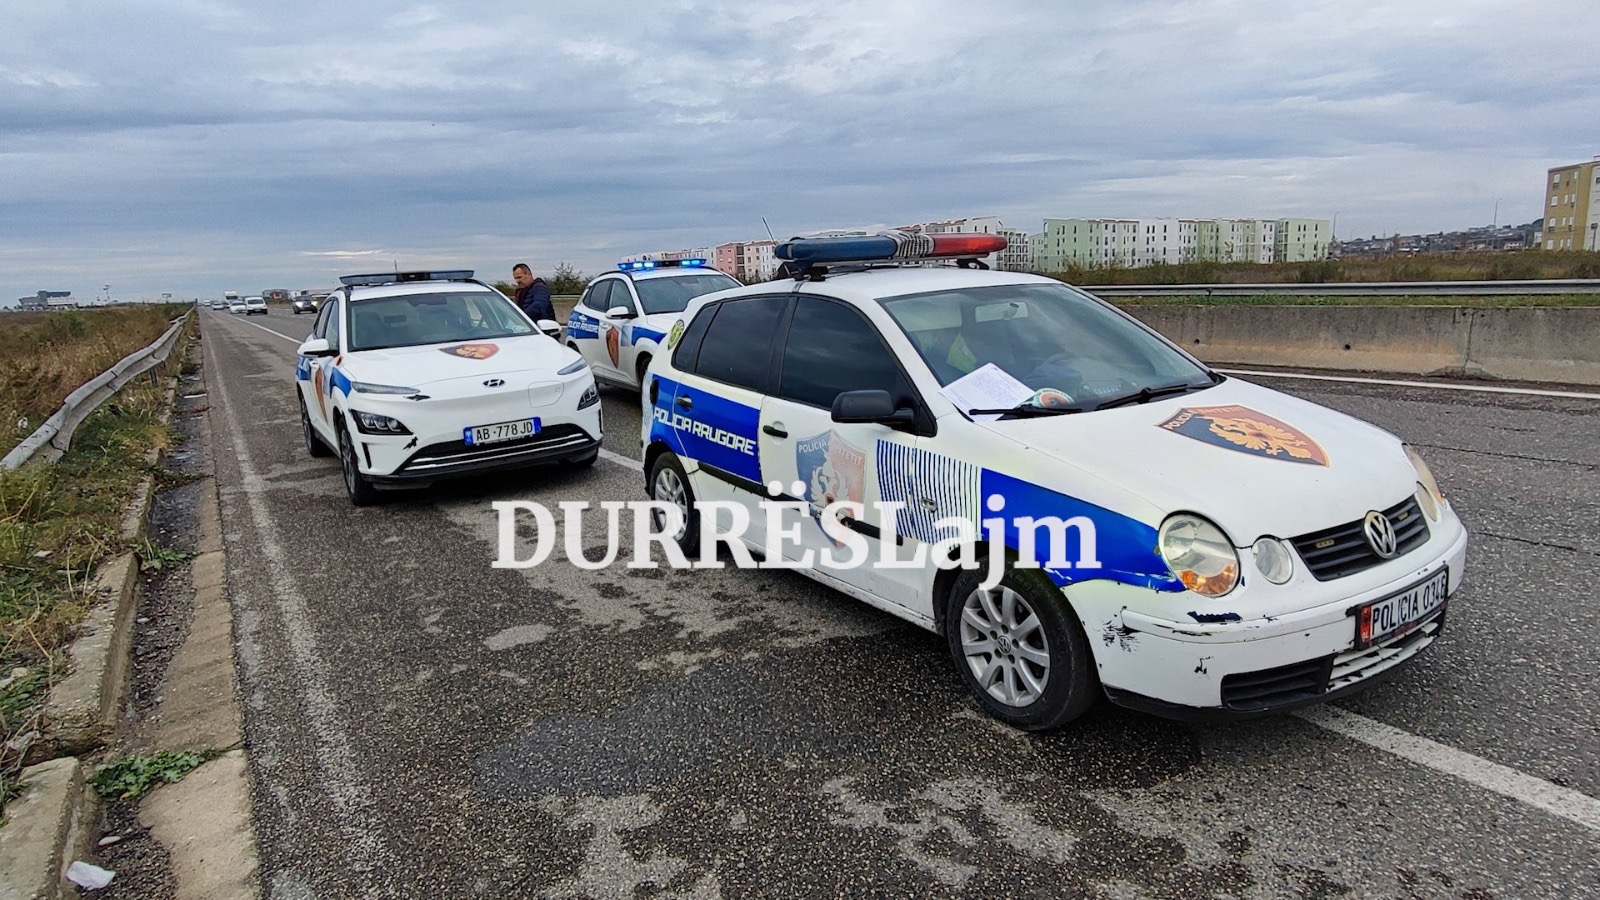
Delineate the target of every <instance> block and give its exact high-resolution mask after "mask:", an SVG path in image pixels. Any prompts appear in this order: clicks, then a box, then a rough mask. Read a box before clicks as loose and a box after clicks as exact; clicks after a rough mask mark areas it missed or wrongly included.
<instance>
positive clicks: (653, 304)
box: [567, 259, 739, 389]
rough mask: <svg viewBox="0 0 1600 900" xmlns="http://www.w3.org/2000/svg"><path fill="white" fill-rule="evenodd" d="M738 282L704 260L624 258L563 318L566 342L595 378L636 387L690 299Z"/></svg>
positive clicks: (598, 279) (588, 289)
mask: <svg viewBox="0 0 1600 900" xmlns="http://www.w3.org/2000/svg"><path fill="white" fill-rule="evenodd" d="M738 286H739V282H738V281H736V280H735V279H733V278H732V277H730V276H728V275H725V274H723V273H722V272H719V271H718V270H716V269H712V268H707V267H706V261H705V260H703V259H669V260H641V261H633V262H623V263H619V264H618V265H617V271H615V272H608V273H606V274H604V275H601V276H600V277H598V278H596V279H595V280H594V281H591V282H590V283H589V286H588V288H587V289H585V290H584V292H583V296H582V297H580V298H579V299H578V303H577V305H576V306H574V307H573V308H572V315H570V316H569V317H568V318H567V346H569V347H571V348H572V349H574V350H576V351H578V352H579V353H582V354H583V358H584V359H585V360H587V361H588V363H589V366H590V367H591V368H593V369H594V373H595V377H596V378H599V379H600V380H601V381H605V382H609V383H611V384H616V385H619V386H622V387H626V388H634V389H637V388H638V387H639V382H640V380H641V379H642V376H643V374H644V370H645V369H646V368H647V367H648V366H649V365H650V360H651V359H652V358H653V357H655V356H656V354H657V352H658V350H659V348H660V346H661V341H662V339H664V338H665V337H666V334H667V330H668V329H670V328H671V327H672V323H673V322H676V321H677V320H678V318H679V317H680V316H682V314H683V311H684V309H685V308H686V307H687V306H688V305H689V301H691V300H693V299H694V298H696V297H699V296H701V295H703V294H709V293H711V292H713V291H721V290H726V289H727V288H734V287H738Z"/></svg>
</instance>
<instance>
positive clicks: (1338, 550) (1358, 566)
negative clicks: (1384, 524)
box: [1290, 497, 1428, 581]
mask: <svg viewBox="0 0 1600 900" xmlns="http://www.w3.org/2000/svg"><path fill="white" fill-rule="evenodd" d="M1383 514H1384V515H1385V516H1388V517H1389V522H1390V524H1392V525H1393V526H1394V536H1395V557H1400V556H1404V555H1405V554H1407V553H1409V552H1411V551H1412V550H1415V549H1416V548H1418V547H1420V546H1422V545H1423V544H1425V543H1427V541H1428V522H1427V519H1426V518H1424V517H1423V515H1422V509H1421V507H1419V506H1417V498H1416V497H1407V498H1406V499H1405V500H1404V501H1402V502H1400V503H1397V504H1395V505H1394V506H1391V507H1389V508H1388V509H1386V510H1384V511H1383ZM1365 521H1366V520H1365V518H1361V519H1357V520H1355V521H1354V522H1347V523H1345V524H1343V525H1339V526H1336V527H1334V528H1328V529H1325V530H1323V531H1316V532H1312V533H1311V534H1303V535H1301V536H1300V537H1297V538H1291V539H1290V543H1292V544H1294V548H1295V550H1297V551H1299V552H1300V558H1301V559H1302V560H1304V561H1305V564H1306V568H1308V569H1310V570H1311V575H1312V577H1314V578H1316V579H1317V580H1318V581H1332V580H1333V579H1335V578H1343V577H1344V576H1346V575H1354V574H1356V573H1357V572H1363V571H1366V570H1367V569H1370V568H1372V567H1373V566H1375V565H1377V564H1378V563H1381V562H1384V561H1385V560H1384V558H1383V557H1381V556H1379V555H1378V554H1377V552H1376V551H1374V550H1373V549H1372V546H1371V545H1370V544H1368V543H1367V535H1366V532H1365V530H1364V529H1363V525H1364V524H1365Z"/></svg>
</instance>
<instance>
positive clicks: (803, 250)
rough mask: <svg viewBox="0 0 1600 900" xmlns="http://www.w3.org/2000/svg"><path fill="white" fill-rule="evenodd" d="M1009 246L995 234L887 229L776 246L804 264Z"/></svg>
mask: <svg viewBox="0 0 1600 900" xmlns="http://www.w3.org/2000/svg"><path fill="white" fill-rule="evenodd" d="M1005 248H1006V239H1005V238H1003V237H1001V236H999V235H996V234H914V233H912V232H907V231H884V232H880V233H878V234H874V235H868V236H865V237H832V238H797V239H795V240H792V241H785V242H783V243H781V244H779V245H778V246H777V247H775V248H773V250H772V255H773V256H775V257H777V258H778V259H783V260H789V261H791V262H803V263H827V262H871V261H875V260H884V261H889V260H896V259H953V258H958V257H959V258H975V257H979V256H987V255H989V254H990V253H997V252H999V251H1001V250H1004V249H1005Z"/></svg>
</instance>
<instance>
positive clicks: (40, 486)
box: [0, 312, 184, 800]
mask: <svg viewBox="0 0 1600 900" xmlns="http://www.w3.org/2000/svg"><path fill="white" fill-rule="evenodd" d="M96 314H98V312H97V313H96ZM49 315H50V316H61V315H65V313H50V314H49ZM165 321H166V320H165V319H161V320H160V322H161V324H162V325H163V329H162V330H164V326H165ZM159 335H160V331H157V332H156V336H159ZM11 340H13V341H15V338H11ZM132 340H133V342H135V343H140V345H142V344H148V343H149V340H145V341H142V343H141V342H140V341H139V339H132ZM150 340H154V337H151V338H150ZM13 345H14V346H15V344H13ZM180 347H181V345H180ZM34 348H35V349H34V353H35V354H41V353H51V352H64V353H66V354H67V355H73V356H78V355H79V354H76V353H73V352H72V351H71V349H70V348H67V349H65V350H62V349H61V346H60V345H59V344H55V343H39V344H35V345H34ZM48 348H56V349H54V350H52V349H48ZM107 352H108V354H109V355H110V356H111V357H113V358H112V360H111V361H112V362H115V361H116V359H118V358H120V356H119V355H118V354H117V353H116V352H115V351H107ZM124 355H125V354H124ZM183 355H184V354H183V353H182V352H181V350H180V351H179V352H176V353H174V354H173V356H172V357H171V358H169V359H168V360H167V362H166V363H164V364H163V365H162V366H160V367H158V368H157V369H156V370H154V371H156V372H158V373H159V374H160V375H162V376H170V375H172V374H174V373H176V372H177V371H178V370H179V368H180V367H181V366H182V357H183ZM29 362H30V361H29V360H14V359H8V360H7V362H6V365H7V366H8V367H12V368H13V369H14V368H17V367H19V366H23V365H27V364H28V363H29ZM107 365H109V363H108V364H107ZM97 374H99V372H98V371H96V372H90V373H89V374H88V376H87V377H85V378H84V380H85V381H87V380H89V379H90V378H93V377H94V376H95V375H97ZM158 380H160V381H162V382H165V380H166V379H165V378H164V377H163V378H161V379H158ZM70 391H71V388H68V389H67V392H69V393H70ZM166 411H167V395H166V388H165V386H164V384H163V385H152V384H151V383H150V381H149V380H148V379H145V378H139V379H135V380H134V381H133V382H132V383H130V384H129V385H128V386H127V387H124V388H123V389H122V390H121V391H120V392H119V393H118V394H117V395H116V396H115V397H113V398H112V399H111V400H110V401H109V402H107V403H105V404H102V405H101V407H100V408H99V409H98V410H96V411H95V412H94V413H93V414H91V415H90V416H89V418H88V419H86V420H85V421H84V423H83V424H82V425H80V426H79V427H78V430H77V433H76V434H75V435H74V437H73V440H72V449H71V451H70V452H68V453H67V454H66V455H65V456H63V457H62V458H61V459H60V460H59V461H58V462H56V463H54V464H31V465H27V466H24V467H22V468H21V469H18V470H17V471H14V472H0V682H4V679H5V678H7V677H8V676H10V675H11V673H12V672H13V670H15V669H19V668H20V669H26V670H27V675H26V677H25V678H21V679H17V680H15V681H13V682H11V683H9V684H6V685H5V686H4V687H0V741H4V740H10V739H13V738H16V737H18V736H19V735H24V734H27V733H28V732H30V731H32V730H35V729H36V728H37V725H38V715H39V709H38V704H39V702H40V701H42V700H43V697H44V693H45V691H46V690H47V689H48V686H49V685H50V684H51V683H52V682H54V681H55V680H56V679H58V678H59V677H60V676H61V675H62V674H63V671H62V661H63V654H62V650H63V648H64V647H65V645H66V642H67V641H68V639H69V638H70V636H71V631H72V628H73V627H74V626H75V625H76V624H77V623H78V622H80V621H81V620H82V618H83V616H84V614H85V612H86V611H87V609H88V607H89V605H90V600H91V598H89V597H88V596H87V592H86V587H87V585H88V583H89V581H90V578H91V576H92V575H93V572H94V569H95V567H96V566H98V565H99V564H100V563H102V562H104V561H105V560H107V559H109V558H111V557H113V556H115V555H117V554H119V553H123V552H126V551H129V550H142V551H143V552H141V553H140V559H141V563H142V564H143V565H144V566H146V567H149V566H152V565H155V566H171V565H175V564H177V562H179V559H178V554H177V553H176V552H175V551H172V550H169V549H167V548H161V547H157V546H155V545H146V546H143V547H130V546H127V544H126V542H125V541H124V540H123V537H122V534H121V529H122V520H123V516H124V512H125V510H126V508H127V505H128V503H129V502H130V501H131V500H132V499H133V498H134V495H135V492H136V490H137V488H138V485H139V483H140V481H141V480H143V479H144V478H145V477H146V476H148V475H159V471H158V470H159V467H152V466H151V465H149V464H148V463H147V462H146V461H145V456H146V454H147V453H148V452H149V451H150V450H151V449H164V448H166V447H169V446H171V445H172V444H173V443H175V442H176V440H177V437H178V435H177V433H176V432H175V431H174V430H173V429H172V428H171V427H170V426H169V425H167V424H165V423H164V421H163V420H164V419H165V413H166ZM7 449H9V448H7ZM21 759H22V754H21V753H19V752H18V751H16V750H14V749H7V748H5V747H3V746H0V800H3V799H5V798H6V797H7V796H8V795H9V794H10V792H11V790H12V789H13V787H14V779H15V776H16V774H17V772H18V771H19V770H20V767H21Z"/></svg>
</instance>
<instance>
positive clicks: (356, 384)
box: [350, 381, 422, 394]
mask: <svg viewBox="0 0 1600 900" xmlns="http://www.w3.org/2000/svg"><path fill="white" fill-rule="evenodd" d="M350 389H351V390H353V391H355V392H356V393H358V394H420V393H422V392H421V391H419V390H417V389H416V388H414V387H401V386H400V385H397V384H373V383H372V382H370V381H352V382H350Z"/></svg>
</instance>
